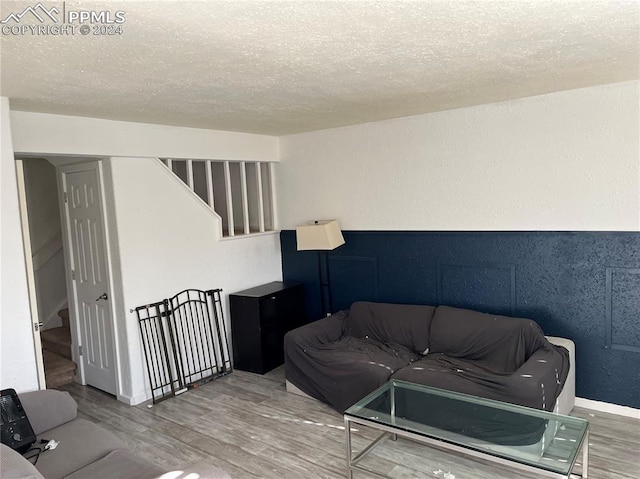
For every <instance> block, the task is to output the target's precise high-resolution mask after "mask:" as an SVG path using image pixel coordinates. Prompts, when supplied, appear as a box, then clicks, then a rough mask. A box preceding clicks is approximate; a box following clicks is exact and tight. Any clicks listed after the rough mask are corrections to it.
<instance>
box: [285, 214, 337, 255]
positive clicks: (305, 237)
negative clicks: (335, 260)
mask: <svg viewBox="0 0 640 479" xmlns="http://www.w3.org/2000/svg"><path fill="white" fill-rule="evenodd" d="M296 243H297V245H298V251H306V250H332V249H336V248H337V247H338V246H340V245H342V244H344V238H343V237H342V232H341V231H340V226H339V225H338V222H337V221H336V220H322V221H312V222H310V223H308V224H306V225H300V226H296Z"/></svg>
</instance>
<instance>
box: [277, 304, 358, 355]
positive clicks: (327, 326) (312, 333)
mask: <svg viewBox="0 0 640 479" xmlns="http://www.w3.org/2000/svg"><path fill="white" fill-rule="evenodd" d="M347 315H348V314H347V312H346V311H340V312H338V313H335V314H333V315H331V316H329V317H327V318H322V319H318V320H317V321H314V322H312V323H308V324H305V325H304V326H300V327H299V328H296V329H293V330H291V331H289V332H288V333H287V334H286V335H285V337H284V344H285V349H286V346H287V343H294V344H298V345H306V344H313V345H318V344H327V343H332V342H333V341H337V340H338V339H340V338H341V337H342V332H343V328H344V320H345V319H346V317H347Z"/></svg>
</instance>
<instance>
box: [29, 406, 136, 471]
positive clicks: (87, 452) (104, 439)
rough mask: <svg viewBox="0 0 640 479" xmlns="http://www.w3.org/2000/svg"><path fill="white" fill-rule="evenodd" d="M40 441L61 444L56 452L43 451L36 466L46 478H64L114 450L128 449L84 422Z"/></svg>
mask: <svg viewBox="0 0 640 479" xmlns="http://www.w3.org/2000/svg"><path fill="white" fill-rule="evenodd" d="M41 439H47V440H50V439H55V440H56V441H59V442H60V444H59V445H58V447H56V448H55V449H52V450H49V451H44V452H43V453H42V454H41V455H40V457H39V458H38V462H37V463H36V468H37V469H38V470H39V471H40V473H41V474H42V475H43V476H44V477H46V478H47V479H62V478H63V477H66V476H68V475H70V474H72V473H73V472H75V471H78V470H79V469H82V468H83V467H85V466H87V465H88V464H91V463H93V462H95V461H97V460H99V459H102V458H103V457H105V456H106V455H107V454H109V453H110V452H111V451H114V450H116V449H124V448H126V444H125V443H123V442H122V441H121V440H120V439H118V438H117V437H116V436H114V435H113V434H111V433H110V432H109V431H107V430H105V429H103V428H102V427H100V426H98V425H97V424H94V423H92V422H90V421H87V420H85V419H75V420H74V421H71V422H68V423H66V424H63V425H62V426H58V427H55V428H53V429H49V430H48V431H45V432H43V433H42V434H40V435H39V436H38V440H41Z"/></svg>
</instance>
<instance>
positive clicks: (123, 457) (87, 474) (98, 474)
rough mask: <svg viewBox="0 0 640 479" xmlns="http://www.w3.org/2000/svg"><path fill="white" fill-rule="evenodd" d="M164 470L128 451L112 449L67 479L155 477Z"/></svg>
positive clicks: (143, 478)
mask: <svg viewBox="0 0 640 479" xmlns="http://www.w3.org/2000/svg"><path fill="white" fill-rule="evenodd" d="M162 473H163V470H162V469H160V468H159V467H156V466H154V465H152V464H150V463H148V462H146V461H143V460H141V459H138V458H137V457H135V456H133V455H132V454H131V453H130V452H128V451H122V450H117V451H112V452H110V453H109V454H107V455H106V456H105V457H103V458H102V459H99V460H98V461H96V462H94V463H92V464H89V465H88V466H85V467H83V468H82V469H79V470H77V471H76V472H74V473H72V474H70V475H68V476H66V479H113V478H116V477H117V478H118V479H153V478H154V477H157V476H160V475H162Z"/></svg>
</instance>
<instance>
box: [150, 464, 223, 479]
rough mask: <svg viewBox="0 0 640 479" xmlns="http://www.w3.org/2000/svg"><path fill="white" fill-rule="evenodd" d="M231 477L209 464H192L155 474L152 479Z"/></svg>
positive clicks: (221, 478) (218, 478)
mask: <svg viewBox="0 0 640 479" xmlns="http://www.w3.org/2000/svg"><path fill="white" fill-rule="evenodd" d="M193 478H198V479H231V476H230V475H229V474H227V473H226V472H225V471H223V470H222V469H219V468H217V467H215V466H210V465H209V464H203V463H199V464H194V465H193V466H189V467H186V468H180V469H176V470H174V471H171V472H166V473H164V474H161V475H160V476H156V477H155V478H154V479H193Z"/></svg>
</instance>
